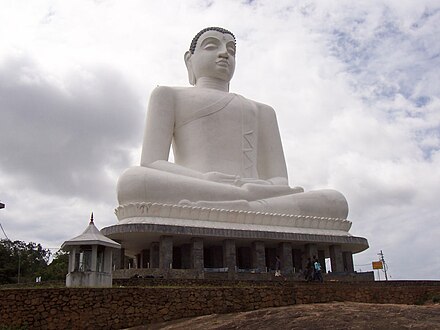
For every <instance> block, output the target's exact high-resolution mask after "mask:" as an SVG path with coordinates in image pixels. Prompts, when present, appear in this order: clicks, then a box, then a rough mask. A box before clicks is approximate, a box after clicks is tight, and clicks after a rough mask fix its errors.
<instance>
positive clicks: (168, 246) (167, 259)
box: [159, 236, 173, 269]
mask: <svg viewBox="0 0 440 330" xmlns="http://www.w3.org/2000/svg"><path fill="white" fill-rule="evenodd" d="M172 265H173V237H172V236H161V237H160V239H159V268H160V269H170V268H173V266H172Z"/></svg>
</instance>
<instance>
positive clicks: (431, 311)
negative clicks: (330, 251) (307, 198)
mask: <svg viewBox="0 0 440 330" xmlns="http://www.w3.org/2000/svg"><path fill="white" fill-rule="evenodd" d="M134 329H135V330H145V329H149V330H155V329H185V330H197V329H252V330H254V329H278V330H281V329H440V304H431V305H423V306H414V305H385V304H384V305H378V304H363V303H353V302H335V303H329V304H310V305H294V306H288V307H278V308H265V309H260V310H256V311H250V312H241V313H231V314H213V315H206V316H199V317H194V318H187V319H181V320H176V321H169V322H163V323H157V324H153V325H150V326H143V327H135V328H132V330H134Z"/></svg>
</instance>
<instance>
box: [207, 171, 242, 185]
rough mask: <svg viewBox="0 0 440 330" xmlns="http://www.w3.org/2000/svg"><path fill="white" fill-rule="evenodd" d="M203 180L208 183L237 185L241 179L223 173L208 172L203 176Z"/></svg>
mask: <svg viewBox="0 0 440 330" xmlns="http://www.w3.org/2000/svg"><path fill="white" fill-rule="evenodd" d="M203 179H205V180H207V181H213V182H219V183H226V184H235V182H236V181H237V180H239V179H240V177H239V176H237V175H231V174H225V173H221V172H207V173H204V174H203Z"/></svg>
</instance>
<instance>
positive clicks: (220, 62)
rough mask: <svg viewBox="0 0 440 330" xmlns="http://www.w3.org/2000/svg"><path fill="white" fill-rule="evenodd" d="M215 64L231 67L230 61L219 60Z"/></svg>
mask: <svg viewBox="0 0 440 330" xmlns="http://www.w3.org/2000/svg"><path fill="white" fill-rule="evenodd" d="M215 63H217V64H226V65H229V61H228V60H217V61H216V62H215Z"/></svg>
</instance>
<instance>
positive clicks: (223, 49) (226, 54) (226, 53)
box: [218, 47, 229, 58]
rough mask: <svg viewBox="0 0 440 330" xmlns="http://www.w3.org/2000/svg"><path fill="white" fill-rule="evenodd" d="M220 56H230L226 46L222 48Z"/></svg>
mask: <svg viewBox="0 0 440 330" xmlns="http://www.w3.org/2000/svg"><path fill="white" fill-rule="evenodd" d="M218 56H219V57H224V58H228V57H229V54H228V50H227V49H226V47H222V48H220V50H219V54H218Z"/></svg>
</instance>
